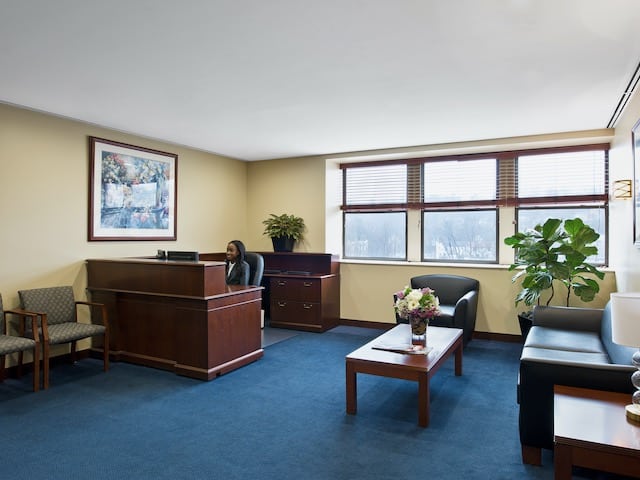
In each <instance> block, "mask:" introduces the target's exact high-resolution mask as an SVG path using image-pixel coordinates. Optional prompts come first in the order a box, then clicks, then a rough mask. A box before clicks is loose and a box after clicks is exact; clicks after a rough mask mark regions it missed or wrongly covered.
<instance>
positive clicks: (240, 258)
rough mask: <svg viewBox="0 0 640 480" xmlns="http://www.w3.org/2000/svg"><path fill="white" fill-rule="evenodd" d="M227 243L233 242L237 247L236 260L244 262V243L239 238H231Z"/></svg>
mask: <svg viewBox="0 0 640 480" xmlns="http://www.w3.org/2000/svg"><path fill="white" fill-rule="evenodd" d="M229 243H233V244H234V245H235V246H236V248H237V249H238V260H237V261H238V262H239V263H242V262H244V257H245V254H246V252H247V250H246V248H245V247H244V243H242V241H240V240H231V241H230V242H229ZM227 263H229V261H227Z"/></svg>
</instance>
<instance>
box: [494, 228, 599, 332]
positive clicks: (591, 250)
mask: <svg viewBox="0 0 640 480" xmlns="http://www.w3.org/2000/svg"><path fill="white" fill-rule="evenodd" d="M598 238H600V234H599V233H597V232H596V231H595V230H594V229H593V228H591V227H590V226H588V225H585V223H584V222H583V221H582V220H581V219H580V218H574V219H569V220H565V221H564V222H563V221H562V220H560V219H557V218H549V219H548V220H546V221H545V222H544V224H538V225H536V226H535V227H534V228H533V229H532V230H527V231H525V232H518V233H516V234H515V235H512V236H510V237H507V238H505V239H504V243H505V244H507V245H509V246H510V247H512V248H514V249H516V259H515V261H514V263H512V264H511V265H510V266H509V270H515V269H516V268H519V269H521V270H520V271H518V273H516V274H515V275H514V276H513V278H512V281H513V282H516V281H518V280H521V286H522V289H521V290H520V292H519V293H518V294H517V296H516V299H515V304H516V306H517V305H518V304H519V303H520V302H522V303H523V304H524V305H525V306H527V307H530V308H529V310H527V311H526V312H523V313H520V314H518V320H519V322H520V329H521V332H522V337H523V339H525V338H526V336H527V333H528V332H529V328H531V313H532V309H533V306H535V305H540V302H541V298H542V295H543V293H544V292H545V291H549V296H548V298H547V299H546V305H549V304H550V303H551V300H552V299H553V297H554V295H555V293H556V290H555V287H556V284H558V283H560V284H562V285H564V287H565V288H566V292H567V293H566V297H565V302H564V303H565V306H567V307H568V306H569V302H570V300H571V295H572V294H573V295H575V296H576V297H578V298H580V300H582V301H583V302H590V301H592V300H593V299H594V298H595V296H596V294H597V293H598V292H599V291H600V285H599V284H598V281H597V280H596V279H599V280H602V279H603V278H604V272H602V271H600V270H598V268H596V267H595V266H594V265H592V264H590V263H588V262H587V261H586V260H587V258H588V257H590V256H592V255H596V254H597V253H598V247H596V246H595V245H594V243H595V241H596V240H598Z"/></svg>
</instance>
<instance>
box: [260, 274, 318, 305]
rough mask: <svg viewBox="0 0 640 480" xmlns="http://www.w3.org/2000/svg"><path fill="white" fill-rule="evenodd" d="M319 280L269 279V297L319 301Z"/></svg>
mask: <svg viewBox="0 0 640 480" xmlns="http://www.w3.org/2000/svg"><path fill="white" fill-rule="evenodd" d="M320 287H321V282H320V280H319V279H313V278H282V277H275V278H272V279H271V298H273V299H278V300H285V299H286V300H293V301H300V302H305V301H306V302H319V301H320V291H321V289H320Z"/></svg>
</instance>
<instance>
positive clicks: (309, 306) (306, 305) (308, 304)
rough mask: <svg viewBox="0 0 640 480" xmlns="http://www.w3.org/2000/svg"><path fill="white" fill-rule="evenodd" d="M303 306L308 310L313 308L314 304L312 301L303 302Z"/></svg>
mask: <svg viewBox="0 0 640 480" xmlns="http://www.w3.org/2000/svg"><path fill="white" fill-rule="evenodd" d="M302 308H304V309H306V310H311V309H312V308H313V305H311V304H310V303H303V304H302Z"/></svg>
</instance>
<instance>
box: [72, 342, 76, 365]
mask: <svg viewBox="0 0 640 480" xmlns="http://www.w3.org/2000/svg"><path fill="white" fill-rule="evenodd" d="M76 361H77V360H76V342H75V341H73V342H71V363H72V364H75V363H76Z"/></svg>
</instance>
